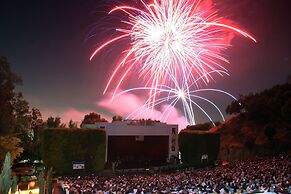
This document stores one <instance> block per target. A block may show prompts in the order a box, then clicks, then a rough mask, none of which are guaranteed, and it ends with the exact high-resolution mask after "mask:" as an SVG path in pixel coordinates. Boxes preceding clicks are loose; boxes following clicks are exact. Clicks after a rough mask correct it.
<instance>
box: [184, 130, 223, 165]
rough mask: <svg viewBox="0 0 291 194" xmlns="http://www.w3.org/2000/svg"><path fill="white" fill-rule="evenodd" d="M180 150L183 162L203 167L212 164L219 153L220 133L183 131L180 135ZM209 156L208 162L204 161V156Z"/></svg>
mask: <svg viewBox="0 0 291 194" xmlns="http://www.w3.org/2000/svg"><path fill="white" fill-rule="evenodd" d="M179 149H180V152H181V156H182V162H183V163H185V164H190V165H195V166H202V165H207V164H212V163H213V162H214V161H215V160H216V159H217V155H218V152H219V133H209V132H204V133H198V132H195V131H190V130H183V131H181V132H180V133H179ZM205 154H206V155H208V160H205V161H202V160H201V156H202V155H205Z"/></svg>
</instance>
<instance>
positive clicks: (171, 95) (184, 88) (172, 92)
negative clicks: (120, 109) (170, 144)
mask: <svg viewBox="0 0 291 194" xmlns="http://www.w3.org/2000/svg"><path fill="white" fill-rule="evenodd" d="M211 73H215V72H214V71H213V72H209V74H211ZM220 73H223V74H226V75H228V73H227V72H223V71H222V72H220ZM170 77H171V79H172V83H174V84H175V87H170V86H167V85H159V86H158V87H156V88H151V87H137V88H130V89H127V90H125V91H122V92H120V93H117V94H116V96H115V97H114V98H118V97H119V96H121V95H123V94H126V93H131V92H134V91H139V90H142V91H154V92H155V93H153V94H152V95H153V96H158V97H157V99H156V100H155V102H153V101H151V98H152V96H150V97H149V98H148V99H147V100H146V102H145V103H144V105H142V106H141V107H139V108H137V109H136V110H135V111H133V112H132V113H130V114H129V115H128V116H127V118H131V119H135V118H137V117H139V116H140V115H142V114H144V113H145V112H148V111H152V110H153V109H154V107H155V106H157V105H161V104H163V103H167V104H168V106H167V108H165V109H164V110H163V112H162V115H161V117H160V118H159V119H160V120H163V121H166V120H167V118H168V117H169V115H170V114H171V111H172V110H173V108H174V107H175V105H176V104H177V103H178V101H181V102H182V105H183V110H184V116H185V118H187V121H188V123H189V124H191V125H195V124H196V120H195V113H194V110H195V107H197V108H198V109H199V110H200V111H201V112H202V113H203V114H204V115H205V116H206V117H207V118H208V119H209V120H210V121H211V122H212V123H213V124H214V121H213V119H212V117H211V116H210V115H209V114H208V113H207V112H206V110H205V109H204V108H203V107H202V106H201V105H199V104H198V103H197V102H196V101H195V100H194V99H200V100H202V101H203V102H206V103H208V104H210V105H212V107H213V108H214V109H215V110H216V111H217V112H218V113H219V115H220V117H221V118H222V120H224V116H223V113H222V111H221V110H220V108H219V107H218V106H217V104H215V103H214V102H213V101H211V100H209V99H208V98H206V97H203V96H201V95H200V94H201V93H203V92H216V93H220V94H224V95H226V96H229V97H230V98H232V99H234V100H237V99H236V98H235V97H234V96H233V95H231V94H230V93H228V92H226V91H224V90H220V89H215V88H207V89H191V88H193V86H194V85H195V83H193V84H191V85H187V84H185V82H182V85H180V84H181V83H179V82H178V80H177V79H176V78H175V77H173V76H170ZM200 79H202V77H199V78H197V80H195V82H197V81H199V80H200ZM112 100H114V99H112Z"/></svg>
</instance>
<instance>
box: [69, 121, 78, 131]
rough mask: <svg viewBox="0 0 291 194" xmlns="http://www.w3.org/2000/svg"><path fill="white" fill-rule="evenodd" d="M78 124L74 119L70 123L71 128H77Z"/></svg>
mask: <svg viewBox="0 0 291 194" xmlns="http://www.w3.org/2000/svg"><path fill="white" fill-rule="evenodd" d="M77 125H78V123H77V122H74V121H73V120H72V119H71V120H70V121H69V128H71V129H73V128H77Z"/></svg>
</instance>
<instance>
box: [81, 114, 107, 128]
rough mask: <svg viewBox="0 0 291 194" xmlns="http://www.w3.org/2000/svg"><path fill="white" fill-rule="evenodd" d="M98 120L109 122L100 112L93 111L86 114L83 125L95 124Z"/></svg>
mask: <svg viewBox="0 0 291 194" xmlns="http://www.w3.org/2000/svg"><path fill="white" fill-rule="evenodd" d="M96 122H108V121H107V120H106V119H105V118H102V117H101V115H100V114H98V113H95V112H91V113H89V114H87V115H85V116H84V119H83V121H82V123H81V126H82V125H84V124H95V123H96Z"/></svg>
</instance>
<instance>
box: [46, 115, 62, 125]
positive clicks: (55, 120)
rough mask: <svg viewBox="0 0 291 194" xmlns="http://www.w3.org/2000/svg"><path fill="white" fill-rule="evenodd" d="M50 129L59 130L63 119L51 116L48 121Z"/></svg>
mask: <svg viewBox="0 0 291 194" xmlns="http://www.w3.org/2000/svg"><path fill="white" fill-rule="evenodd" d="M46 124H47V127H48V128H59V127H60V125H61V118H60V117H55V118H54V117H52V116H50V117H49V118H48V119H47V121H46Z"/></svg>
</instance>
